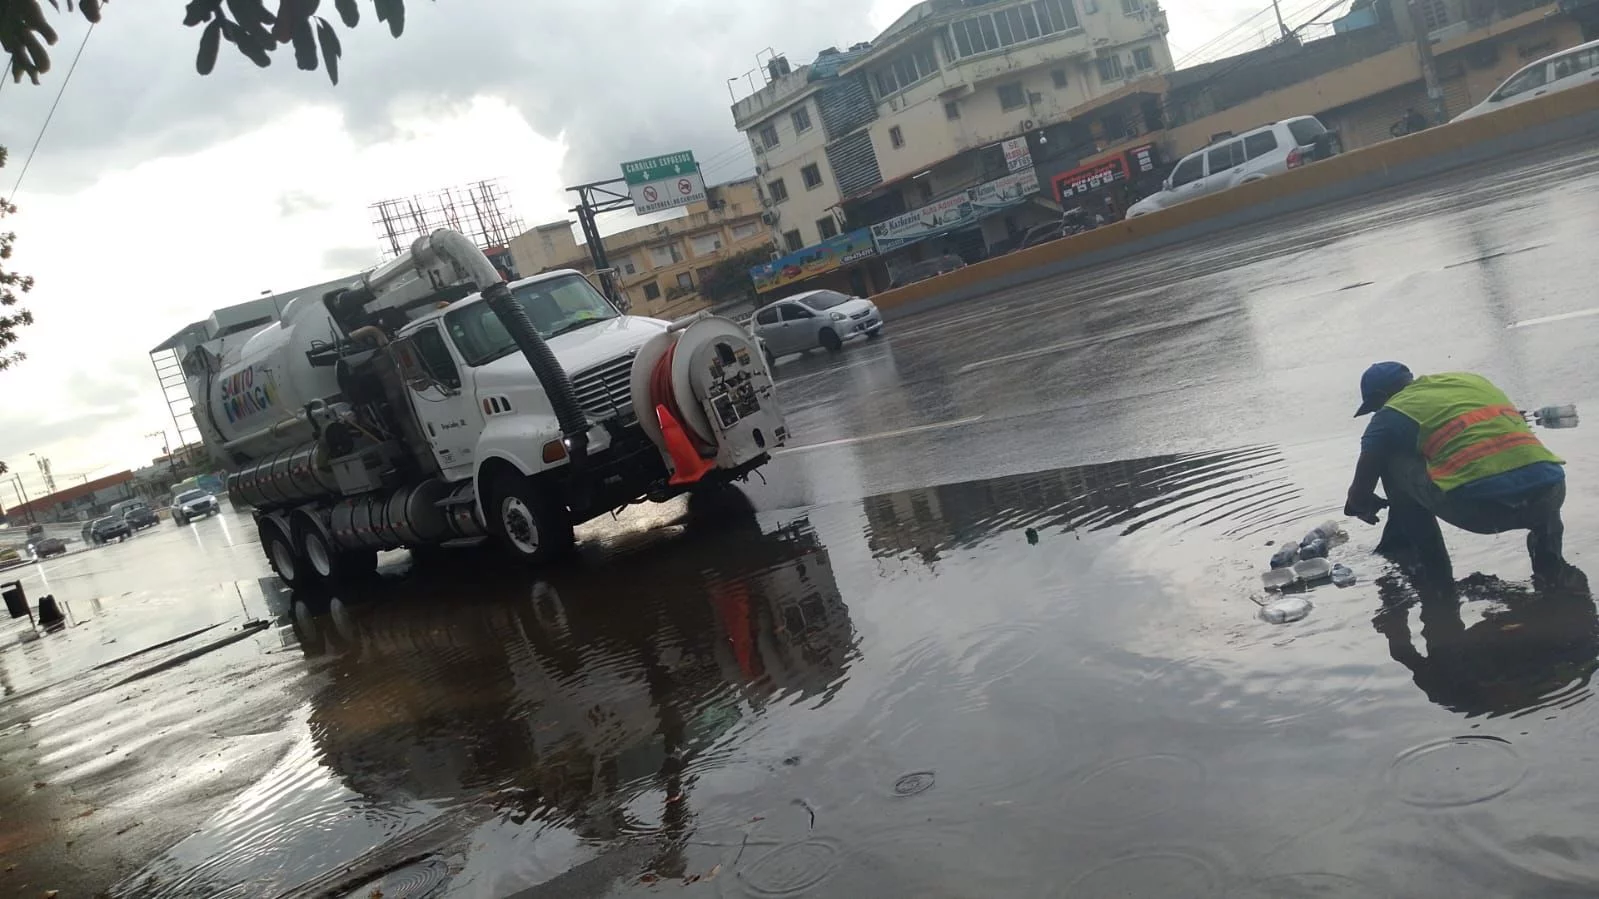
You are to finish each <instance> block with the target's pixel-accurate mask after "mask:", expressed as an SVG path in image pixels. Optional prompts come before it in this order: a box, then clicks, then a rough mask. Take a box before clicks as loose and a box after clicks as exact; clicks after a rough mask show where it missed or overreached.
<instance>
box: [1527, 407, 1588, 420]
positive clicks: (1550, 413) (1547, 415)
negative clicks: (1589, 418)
mask: <svg viewBox="0 0 1599 899" xmlns="http://www.w3.org/2000/svg"><path fill="white" fill-rule="evenodd" d="M1532 417H1533V418H1536V419H1538V420H1539V421H1558V420H1559V419H1562V418H1576V417H1577V407H1576V405H1574V404H1572V403H1566V404H1565V405H1561V406H1545V407H1543V408H1542V409H1539V410H1538V411H1537V412H1534V413H1532Z"/></svg>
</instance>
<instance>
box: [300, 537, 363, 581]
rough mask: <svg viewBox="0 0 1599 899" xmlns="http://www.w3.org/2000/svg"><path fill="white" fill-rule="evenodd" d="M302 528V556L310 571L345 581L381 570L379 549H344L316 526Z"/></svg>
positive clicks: (326, 578) (328, 579) (319, 576)
mask: <svg viewBox="0 0 1599 899" xmlns="http://www.w3.org/2000/svg"><path fill="white" fill-rule="evenodd" d="M299 530H300V558H302V559H304V560H305V563H306V567H307V568H309V569H310V572H309V573H310V574H311V575H313V576H314V577H316V578H318V579H320V580H324V581H343V580H349V579H350V578H356V577H360V576H362V575H367V574H371V573H372V572H373V571H376V570H377V567H378V554H377V551H376V550H370V549H366V550H360V549H358V550H352V551H341V550H338V549H335V548H334V547H333V545H332V544H330V543H329V542H328V538H327V537H325V536H323V534H322V531H321V530H319V529H317V528H314V527H302V528H300V529H299Z"/></svg>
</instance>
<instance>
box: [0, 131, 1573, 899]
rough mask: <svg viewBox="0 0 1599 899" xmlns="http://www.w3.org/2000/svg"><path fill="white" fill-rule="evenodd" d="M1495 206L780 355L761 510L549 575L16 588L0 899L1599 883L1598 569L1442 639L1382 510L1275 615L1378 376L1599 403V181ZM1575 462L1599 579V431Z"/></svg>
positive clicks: (1475, 891) (1288, 231) (1352, 214)
mask: <svg viewBox="0 0 1599 899" xmlns="http://www.w3.org/2000/svg"><path fill="white" fill-rule="evenodd" d="M1491 174H1492V177H1491V178H1489V177H1482V176H1481V175H1482V173H1481V172H1480V171H1479V172H1478V173H1476V174H1472V173H1466V174H1465V175H1458V176H1454V177H1451V178H1449V179H1445V180H1440V181H1437V182H1433V183H1429V184H1426V185H1420V186H1418V187H1417V188H1416V189H1414V190H1410V191H1405V192H1401V193H1396V194H1394V195H1392V196H1384V197H1376V198H1372V199H1370V200H1369V201H1367V202H1365V203H1361V204H1350V205H1345V206H1341V207H1337V208H1333V209H1327V210H1322V211H1319V212H1317V213H1315V214H1311V215H1304V216H1297V217H1294V218H1292V219H1287V220H1283V221H1280V222H1276V223H1273V224H1272V225H1270V226H1266V227H1260V228H1254V229H1250V230H1247V231H1240V232H1233V233H1230V234H1227V235H1218V236H1217V237H1216V238H1214V239H1209V240H1205V241H1198V242H1194V243H1191V244H1188V245H1185V246H1183V247H1180V248H1175V249H1173V250H1169V251H1165V252H1161V253H1156V254H1151V255H1150V256H1147V257H1143V258H1141V259H1139V260H1135V261H1131V262H1127V263H1123V264H1117V265H1114V266H1107V267H1102V268H1098V269H1094V270H1091V271H1087V272H1083V273H1078V274H1074V275H1071V276H1068V277H1063V278H1060V279H1056V280H1053V281H1050V282H1044V283H1035V284H1031V285H1027V286H1024V287H1021V288H1017V289H1012V290H1007V291H1003V292H997V293H996V294H995V295H993V296H991V297H989V298H987V299H985V300H983V301H974V302H967V303H962V304H959V305H956V306H950V307H946V308H943V309H939V310H935V311H929V312H925V313H923V314H919V315H915V316H909V317H906V316H900V317H897V318H893V319H891V320H890V322H889V325H890V333H889V336H888V337H887V338H886V339H885V340H882V341H879V342H872V343H857V344H851V345H849V346H847V347H846V348H845V350H844V351H843V352H842V353H840V354H838V355H837V356H827V355H825V354H822V353H820V352H818V353H816V354H813V355H810V356H806V357H794V358H789V359H785V360H782V361H781V363H780V364H779V366H778V374H779V377H780V379H781V389H782V396H783V399H784V401H785V404H786V407H787V409H788V411H789V416H790V426H791V430H792V431H793V433H794V434H795V441H794V445H793V446H791V447H789V448H788V449H787V450H785V451H784V452H782V453H781V454H780V455H779V456H778V457H777V458H776V460H775V461H774V464H773V465H771V466H769V467H768V468H767V469H765V470H764V475H765V482H764V483H762V482H761V480H759V479H757V480H755V481H754V482H753V483H752V484H751V485H749V486H748V487H747V488H746V489H745V490H744V491H743V492H742V493H741V494H735V495H711V496H704V497H695V498H694V499H693V500H692V501H689V500H678V501H674V502H673V503H669V504H666V505H662V506H653V507H646V508H641V509H636V510H633V511H631V512H629V513H628V514H626V515H624V516H622V517H621V518H619V519H617V520H614V521H613V520H601V521H599V522H595V523H593V524H591V525H589V526H587V527H585V528H584V529H583V530H582V531H581V532H580V537H581V538H582V542H581V546H580V552H579V554H578V557H577V558H576V559H575V560H573V561H572V562H571V563H570V564H567V565H563V566H560V567H559V568H556V569H553V570H551V571H548V572H545V573H543V574H542V575H541V576H539V577H534V576H532V575H530V574H529V573H528V572H526V571H521V570H516V569H514V568H508V567H506V566H505V565H504V564H502V563H501V562H499V561H498V559H497V557H496V556H495V555H494V554H493V553H491V552H467V553H462V554H456V556H455V557H454V558H450V559H446V560H441V561H436V562H434V563H433V564H430V565H427V566H413V565H412V563H411V562H410V560H409V557H408V556H407V554H405V553H403V552H401V553H392V554H387V555H385V557H384V558H383V560H382V567H381V570H380V578H379V579H377V580H374V581H371V582H368V583H364V584H361V585H352V586H350V587H348V588H340V589H339V590H336V591H333V592H331V593H329V592H323V593H318V594H299V595H291V594H289V593H287V592H286V591H284V590H283V589H281V587H280V586H279V585H278V584H277V582H276V581H275V580H274V579H273V578H271V577H270V574H269V572H268V570H267V568H266V565H265V561H264V559H263V558H262V557H261V554H260V548H259V545H258V544H257V543H256V542H255V536H254V534H253V532H252V529H251V527H250V525H249V521H248V518H247V517H245V516H240V515H237V514H235V513H231V512H230V513H227V514H224V515H223V516H221V517H219V518H216V519H211V520H207V521H202V522H198V523H196V524H195V525H193V526H192V527H189V528H177V527H174V526H173V525H171V524H170V523H163V525H162V526H161V527H160V528H159V529H157V530H154V531H149V532H145V533H142V534H140V535H138V536H136V537H135V538H134V539H133V540H131V541H128V542H127V543H125V544H119V545H113V546H110V547H106V548H103V549H98V550H94V551H88V552H80V553H74V554H72V555H69V556H67V557H65V558H62V559H56V560H51V561H49V562H47V563H44V564H43V565H41V566H36V567H33V568H29V569H24V570H22V573H21V577H22V579H23V583H24V586H25V588H26V589H27V590H28V592H29V594H30V596H31V597H34V598H37V596H39V595H40V594H42V593H45V592H50V593H53V594H54V595H55V596H56V597H57V598H58V599H61V600H63V601H64V602H65V605H66V610H67V612H68V616H69V619H70V624H69V626H68V627H66V628H64V629H61V630H58V631H55V632H51V633H46V634H44V635H43V636H41V637H39V638H37V639H31V637H32V633H33V632H32V631H31V630H30V629H29V628H28V627H27V626H26V623H25V622H13V623H11V624H9V625H6V626H4V628H3V629H0V692H3V693H4V699H3V700H0V868H3V869H4V870H3V873H0V895H19V896H36V895H41V894H42V892H43V891H44V890H48V889H59V890H61V891H62V892H61V896H63V897H69V896H92V895H98V894H100V893H101V891H106V892H107V893H108V894H109V895H114V896H126V897H191V896H193V897H199V896H206V897H211V896H225V897H232V896H239V897H278V896H360V897H371V896H373V895H377V893H374V890H377V891H378V892H380V893H381V895H382V896H384V897H389V899H393V897H398V896H406V897H411V896H451V897H468V896H471V897H477V896H484V897H489V896H493V897H499V896H513V895H515V896H521V897H578V896H634V895H640V896H643V895H657V894H662V893H670V894H678V893H682V894H684V895H696V896H748V897H772V896H782V897H788V896H801V895H816V896H918V897H943V896H948V897H988V896H1029V897H1030V896H1040V897H1052V896H1070V897H1074V899H1077V897H1097V896H1135V897H1146V896H1147V897H1175V896H1182V897H1195V899H1209V897H1297V896H1321V897H1326V896H1349V897H1356V896H1359V897H1412V896H1414V897H1422V896H1439V895H1449V894H1458V895H1495V896H1578V895H1592V894H1593V893H1594V892H1595V891H1596V890H1599V862H1595V861H1594V860H1595V859H1596V858H1599V836H1596V835H1595V833H1594V828H1593V825H1592V821H1593V820H1594V813H1595V812H1596V811H1599V800H1596V799H1595V798H1594V795H1593V793H1592V791H1591V790H1590V789H1588V781H1589V772H1590V771H1591V768H1590V765H1591V764H1592V763H1593V762H1594V761H1595V760H1596V758H1599V750H1595V749H1594V748H1593V747H1594V745H1595V743H1594V737H1595V735H1596V734H1599V704H1595V703H1593V702H1591V701H1590V699H1591V690H1590V687H1589V680H1590V678H1591V676H1592V674H1593V672H1594V670H1595V668H1596V667H1599V637H1596V628H1599V623H1596V620H1595V607H1594V602H1593V600H1592V597H1591V595H1590V594H1589V593H1588V592H1587V590H1586V589H1585V587H1584V585H1583V584H1582V583H1581V582H1580V580H1578V581H1576V582H1574V583H1571V584H1566V585H1562V586H1560V587H1558V588H1552V587H1548V586H1546V585H1534V584H1532V582H1531V579H1530V571H1529V565H1528V561H1527V559H1526V554H1525V549H1524V547H1523V545H1522V543H1521V539H1520V535H1519V534H1507V535H1503V536H1500V537H1481V536H1474V535H1469V534H1463V533H1460V532H1456V531H1447V532H1446V538H1447V540H1448V542H1449V546H1450V549H1451V551H1452V553H1453V556H1454V568H1455V573H1456V575H1457V576H1458V577H1460V578H1461V582H1460V584H1459V585H1458V587H1457V599H1456V600H1454V601H1447V602H1440V601H1437V599H1436V598H1433V599H1429V600H1428V601H1427V602H1418V601H1417V600H1418V599H1420V598H1421V597H1420V595H1419V594H1418V591H1417V590H1416V588H1415V587H1413V586H1412V585H1411V584H1410V583H1409V582H1408V581H1407V580H1406V579H1405V578H1404V577H1403V576H1402V574H1400V573H1399V572H1397V571H1396V570H1395V569H1393V568H1392V567H1391V566H1389V565H1388V564H1387V563H1385V562H1383V561H1382V560H1381V559H1379V558H1377V557H1374V556H1372V555H1371V554H1370V550H1371V547H1372V546H1373V545H1374V544H1375V542H1376V538H1377V532H1376V529H1375V528H1369V527H1367V526H1364V525H1361V524H1360V523H1358V522H1353V521H1345V522H1344V524H1345V527H1347V528H1348V529H1349V531H1350V534H1351V539H1350V541H1349V542H1348V543H1347V544H1344V545H1342V546H1339V547H1337V548H1335V549H1334V550H1333V558H1334V559H1335V560H1336V561H1339V562H1342V563H1344V564H1346V565H1348V566H1349V567H1350V568H1352V569H1354V571H1355V572H1356V574H1357V576H1358V581H1357V583H1356V584H1355V585H1354V586H1352V587H1348V588H1344V589H1338V588H1334V587H1332V586H1331V585H1324V586H1314V587H1311V588H1310V589H1309V590H1308V592H1306V593H1305V594H1304V595H1305V596H1306V597H1307V598H1309V599H1310V600H1311V602H1312V604H1313V609H1312V611H1311V613H1310V615H1309V616H1308V617H1307V618H1305V619H1304V620H1301V621H1298V622H1295V623H1292V624H1287V625H1270V624H1267V623H1265V622H1264V621H1262V620H1261V619H1260V617H1259V614H1258V613H1259V607H1258V605H1257V602H1258V601H1261V600H1264V599H1265V595H1264V594H1263V592H1262V590H1261V589H1260V580H1259V575H1260V573H1261V572H1262V571H1263V570H1265V568H1266V566H1267V559H1268V558H1269V556H1270V555H1271V553H1272V551H1273V546H1272V544H1273V543H1274V542H1278V541H1281V540H1283V539H1285V538H1294V539H1297V538H1298V537H1299V536H1300V535H1302V534H1303V533H1304V532H1305V531H1306V530H1308V529H1309V528H1310V527H1312V526H1314V525H1316V524H1318V523H1319V522H1321V521H1323V520H1326V519H1328V518H1334V519H1341V518H1342V516H1341V514H1340V513H1341V508H1342V498H1343V494H1344V490H1345V488H1346V487H1347V483H1348V477H1349V474H1350V469H1351V466H1352V464H1353V458H1354V454H1355V451H1356V445H1357V438H1358V435H1359V431H1360V427H1361V424H1362V422H1360V421H1356V420H1353V419H1351V417H1350V414H1351V412H1352V411H1353V409H1354V407H1355V405H1356V404H1357V402H1358V397H1357V396H1356V393H1357V391H1356V387H1355V383H1356V379H1357V378H1358V375H1359V373H1360V371H1361V370H1362V369H1363V368H1364V367H1365V365H1366V364H1368V363H1369V362H1371V361H1376V360H1379V359H1387V358H1396V359H1400V360H1402V361H1404V362H1406V363H1408V364H1409V365H1410V366H1411V367H1412V368H1413V369H1415V370H1416V371H1418V372H1426V371H1439V370H1452V369H1468V370H1473V371H1478V372H1481V373H1483V374H1485V375H1487V376H1488V377H1490V378H1491V379H1493V380H1494V381H1495V382H1496V383H1498V384H1499V385H1501V386H1502V387H1503V388H1504V389H1505V390H1506V391H1507V392H1508V393H1509V394H1510V395H1511V397H1512V399H1513V400H1515V401H1516V402H1518V403H1519V404H1521V405H1523V406H1524V407H1527V408H1532V407H1537V406H1542V405H1547V404H1554V403H1567V402H1571V403H1576V404H1577V405H1578V406H1579V408H1588V407H1590V406H1591V407H1593V408H1596V409H1599V405H1595V403H1599V367H1596V366H1595V365H1594V364H1593V362H1592V359H1593V354H1592V349H1591V348H1592V347H1593V346H1594V345H1595V343H1596V338H1599V298H1596V297H1595V295H1594V293H1593V289H1592V286H1591V285H1593V284H1595V283H1599V257H1596V256H1595V254H1594V253H1593V252H1592V250H1591V239H1590V236H1591V235H1592V234H1593V233H1595V230H1596V229H1599V153H1594V152H1590V151H1585V150H1578V151H1572V150H1569V149H1568V150H1562V151H1560V152H1552V153H1546V154H1541V155H1539V156H1536V157H1528V158H1523V159H1521V160H1518V161H1516V162H1515V163H1507V164H1500V165H1499V166H1497V167H1495V168H1493V169H1492V170H1491ZM1539 434H1540V436H1541V437H1543V438H1544V440H1545V442H1546V443H1547V444H1548V445H1549V446H1550V447H1551V448H1553V449H1554V450H1555V451H1556V452H1557V453H1559V454H1560V455H1562V456H1563V457H1564V458H1565V459H1566V460H1567V461H1568V463H1569V469H1568V470H1569V479H1570V480H1569V483H1570V498H1569V500H1568V502H1567V505H1566V513H1565V518H1566V524H1567V537H1566V549H1567V555H1568V558H1569V559H1570V561H1572V562H1573V563H1574V564H1575V565H1577V566H1578V567H1579V568H1582V567H1584V566H1593V565H1595V564H1596V563H1595V559H1596V555H1595V550H1596V547H1599V544H1596V543H1595V540H1594V538H1593V536H1592V535H1593V534H1594V533H1595V526H1596V525H1599V504H1595V503H1594V501H1593V496H1594V494H1593V491H1592V490H1591V488H1590V487H1589V484H1590V483H1591V481H1592V478H1593V474H1592V473H1593V472H1594V471H1595V470H1596V466H1599V440H1595V439H1594V437H1593V436H1592V434H1591V432H1590V431H1588V430H1584V429H1583V428H1582V427H1580V426H1579V427H1576V428H1572V429H1561V430H1549V429H1540V431H1539ZM17 576H18V573H17V572H12V573H0V580H9V579H11V578H12V577H17Z"/></svg>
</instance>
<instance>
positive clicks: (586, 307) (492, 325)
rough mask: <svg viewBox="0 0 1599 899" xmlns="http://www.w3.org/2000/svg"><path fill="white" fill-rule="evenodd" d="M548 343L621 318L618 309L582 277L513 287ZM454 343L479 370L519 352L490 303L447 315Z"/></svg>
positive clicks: (518, 298)
mask: <svg viewBox="0 0 1599 899" xmlns="http://www.w3.org/2000/svg"><path fill="white" fill-rule="evenodd" d="M511 294H512V295H513V296H515V297H516V298H517V300H518V301H519V302H521V304H522V308H523V309H525V310H527V317H528V318H529V319H531V320H532V322H533V327H534V328H536V329H538V332H539V336H541V337H543V338H544V339H545V340H549V339H550V338H552V337H557V336H559V335H561V334H565V333H567V332H568V331H575V330H577V329H578V328H583V327H587V326H588V325H592V324H594V323H596V322H602V321H606V320H608V319H613V318H616V317H617V316H618V313H617V311H616V309H615V308H613V307H612V306H611V304H610V303H608V302H606V300H605V297H603V296H601V295H600V292H599V291H597V290H595V289H594V287H593V285H591V284H589V282H588V279H586V278H584V277H582V276H581V275H565V276H562V277H559V278H552V279H550V280H548V281H539V282H537V283H535V284H524V285H522V286H521V287H514V288H512V289H511ZM444 325H445V328H446V329H448V330H449V332H450V339H451V340H454V341H455V346H456V348H457V349H459V350H460V351H461V358H463V359H465V360H466V364H467V365H471V366H474V367H475V366H479V365H483V364H485V363H488V362H492V361H494V360H495V359H498V358H500V357H501V356H504V355H506V354H508V353H511V352H514V351H515V350H516V341H515V340H512V339H511V335H510V333H509V332H507V331H506V330H505V326H504V325H502V324H500V319H499V317H498V316H496V315H495V314H494V310H492V309H490V308H489V305H488V304H487V303H472V304H470V305H467V306H462V307H460V308H457V309H451V310H450V311H449V312H446V313H445V314H444Z"/></svg>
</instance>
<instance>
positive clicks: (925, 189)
mask: <svg viewBox="0 0 1599 899" xmlns="http://www.w3.org/2000/svg"><path fill="white" fill-rule="evenodd" d="M916 202H918V203H923V204H926V203H931V202H933V180H932V179H931V178H917V179H916Z"/></svg>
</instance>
